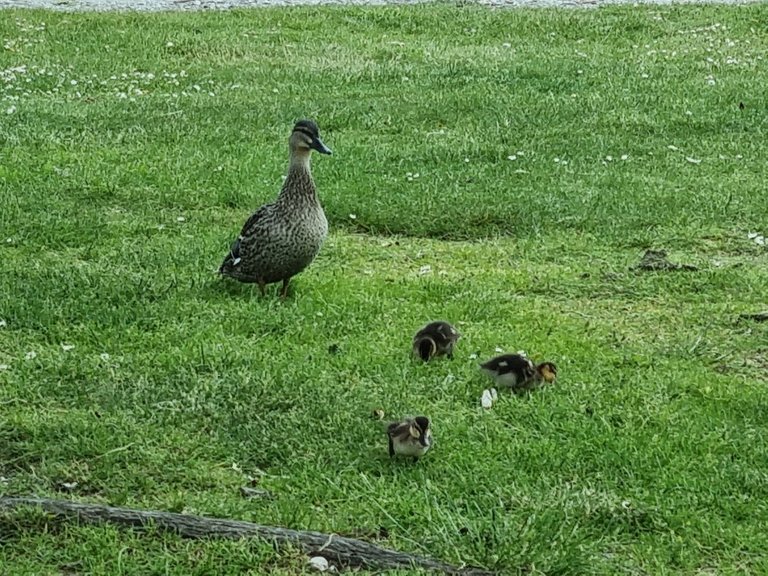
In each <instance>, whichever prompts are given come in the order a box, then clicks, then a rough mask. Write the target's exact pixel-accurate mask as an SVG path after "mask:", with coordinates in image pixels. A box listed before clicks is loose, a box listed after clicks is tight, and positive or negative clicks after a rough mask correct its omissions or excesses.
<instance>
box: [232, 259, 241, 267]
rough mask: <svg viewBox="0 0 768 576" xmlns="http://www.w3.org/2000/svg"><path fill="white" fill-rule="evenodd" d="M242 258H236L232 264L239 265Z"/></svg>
mask: <svg viewBox="0 0 768 576" xmlns="http://www.w3.org/2000/svg"><path fill="white" fill-rule="evenodd" d="M240 260H241V259H240V258H235V261H234V262H232V266H237V265H238V264H240Z"/></svg>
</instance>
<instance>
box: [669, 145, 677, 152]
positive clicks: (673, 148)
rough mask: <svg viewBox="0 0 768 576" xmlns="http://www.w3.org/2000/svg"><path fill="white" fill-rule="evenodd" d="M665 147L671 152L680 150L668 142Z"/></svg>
mask: <svg viewBox="0 0 768 576" xmlns="http://www.w3.org/2000/svg"><path fill="white" fill-rule="evenodd" d="M667 148H668V149H669V150H672V151H673V152H677V151H678V150H680V148H678V147H677V146H675V145H674V144H669V145H668V146H667Z"/></svg>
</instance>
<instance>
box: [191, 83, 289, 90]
mask: <svg viewBox="0 0 768 576" xmlns="http://www.w3.org/2000/svg"><path fill="white" fill-rule="evenodd" d="M192 88H194V89H195V91H196V92H200V90H202V88H200V86H198V85H197V84H193V85H192ZM272 92H277V88H275V89H274V90H272Z"/></svg>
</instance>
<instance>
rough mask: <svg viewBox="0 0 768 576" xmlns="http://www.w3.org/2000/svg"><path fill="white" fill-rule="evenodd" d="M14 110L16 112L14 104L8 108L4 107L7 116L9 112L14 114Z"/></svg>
mask: <svg viewBox="0 0 768 576" xmlns="http://www.w3.org/2000/svg"><path fill="white" fill-rule="evenodd" d="M15 112H16V106H11V107H10V108H6V109H5V113H6V114H8V115H9V116H10V115H11V114H14V113H15Z"/></svg>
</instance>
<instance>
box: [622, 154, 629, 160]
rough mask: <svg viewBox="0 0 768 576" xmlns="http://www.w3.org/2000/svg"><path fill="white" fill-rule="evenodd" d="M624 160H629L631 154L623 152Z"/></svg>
mask: <svg viewBox="0 0 768 576" xmlns="http://www.w3.org/2000/svg"><path fill="white" fill-rule="evenodd" d="M621 159H622V160H629V154H622V155H621Z"/></svg>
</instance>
